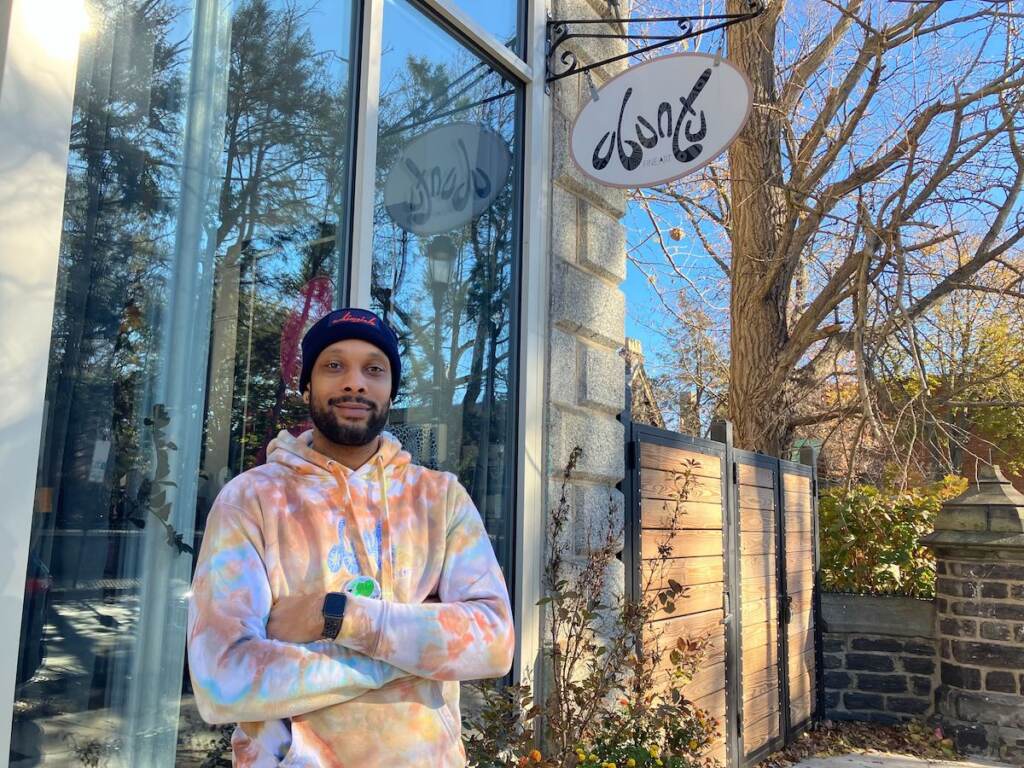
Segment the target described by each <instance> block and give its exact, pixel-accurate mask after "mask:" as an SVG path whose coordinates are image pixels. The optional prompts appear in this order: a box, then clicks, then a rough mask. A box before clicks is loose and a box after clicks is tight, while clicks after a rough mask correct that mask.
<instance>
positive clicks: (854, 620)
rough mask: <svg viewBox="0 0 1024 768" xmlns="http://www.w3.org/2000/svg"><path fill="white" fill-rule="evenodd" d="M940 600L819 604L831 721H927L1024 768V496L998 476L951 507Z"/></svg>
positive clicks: (936, 541)
mask: <svg viewBox="0 0 1024 768" xmlns="http://www.w3.org/2000/svg"><path fill="white" fill-rule="evenodd" d="M923 543H925V544H926V545H927V546H929V547H931V548H932V549H933V550H934V551H935V557H936V571H937V573H938V578H937V579H936V596H935V599H934V600H914V599H911V598H905V597H871V596H867V595H831V594H825V595H822V600H821V626H822V632H823V634H822V665H821V666H822V668H823V670H824V674H823V683H824V704H825V716H826V717H827V718H829V719H832V720H863V721H869V722H878V723H898V722H901V721H904V720H911V719H915V718H927V719H928V720H929V721H930V722H933V723H935V724H937V725H941V726H942V728H943V729H944V730H945V732H946V733H947V734H949V735H950V736H951V737H952V738H953V739H954V740H955V741H956V744H957V747H958V748H959V749H960V750H962V751H964V752H967V753H980V754H983V755H986V756H989V757H994V758H997V759H999V760H1003V761H1006V762H1009V763H1011V764H1013V765H1022V766H1024V495H1022V494H1020V493H1018V492H1017V491H1016V490H1014V488H1013V486H1012V485H1010V483H1009V482H1008V481H1007V480H1006V478H1004V477H1003V475H1002V473H1001V472H1000V471H999V468H998V467H982V468H980V469H979V472H978V480H977V482H976V483H975V484H973V485H972V486H971V487H969V488H968V490H967V491H966V492H965V493H964V494H963V495H962V496H960V497H959V498H957V499H954V500H952V501H948V502H946V503H945V504H944V505H943V508H942V511H941V512H940V513H939V515H938V517H937V519H936V523H935V532H934V533H931V534H929V535H928V536H926V537H925V538H924V540H923Z"/></svg>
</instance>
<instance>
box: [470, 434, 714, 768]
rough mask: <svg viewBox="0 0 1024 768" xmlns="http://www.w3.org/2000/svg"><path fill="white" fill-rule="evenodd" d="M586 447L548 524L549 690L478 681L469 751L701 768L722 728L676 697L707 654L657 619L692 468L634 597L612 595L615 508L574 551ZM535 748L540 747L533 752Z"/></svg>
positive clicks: (484, 764) (666, 594)
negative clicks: (666, 633)
mask: <svg viewBox="0 0 1024 768" xmlns="http://www.w3.org/2000/svg"><path fill="white" fill-rule="evenodd" d="M582 453H583V451H582V449H581V448H575V449H573V451H572V453H571V454H570V457H569V461H568V463H567V465H566V468H565V472H564V475H563V481H562V488H561V495H560V498H559V501H558V505H557V507H556V508H555V509H554V510H553V511H552V513H551V515H550V517H549V520H548V527H547V544H548V546H547V550H546V559H545V563H544V573H543V582H544V587H545V593H546V594H545V597H544V598H543V599H542V600H541V601H540V605H541V607H542V610H543V618H544V636H545V642H544V643H543V648H542V656H543V665H544V670H545V683H546V686H545V689H546V690H545V693H544V695H543V696H537V698H536V699H535V698H534V693H533V691H532V689H531V686H530V685H529V683H522V684H520V685H515V686H507V687H501V686H497V685H494V684H491V683H485V684H481V685H478V686H477V689H478V691H479V693H480V695H481V696H482V706H481V707H479V708H477V709H476V711H475V712H473V713H471V714H470V715H469V716H467V719H466V730H467V734H468V735H467V738H466V749H467V754H468V756H469V764H470V765H471V766H475V767H476V768H514V767H516V768H517V767H518V766H524V765H539V766H546V767H549V768H555V767H557V768H572V767H573V766H577V765H584V766H588V767H589V766H594V768H600V767H601V766H603V767H604V768H609V766H615V767H616V768H634V767H638V768H659V767H661V766H670V767H671V768H698V766H699V767H701V768H703V767H704V766H713V765H715V761H714V760H712V759H711V758H710V757H707V756H705V754H704V753H705V752H706V751H707V750H708V747H709V746H710V745H711V743H712V742H713V741H714V739H715V737H716V735H717V727H718V724H717V723H716V722H715V720H714V719H713V718H711V717H709V716H708V715H707V713H705V712H702V711H701V710H699V709H698V708H697V707H696V706H695V705H694V704H693V702H691V701H689V700H688V699H687V698H686V697H685V695H684V694H683V690H682V689H683V687H684V686H685V684H686V683H687V682H689V680H690V679H692V677H693V675H694V673H695V672H696V670H697V667H698V665H699V663H700V661H701V659H702V657H703V656H704V653H705V648H706V645H707V638H704V637H696V638H687V637H681V638H677V639H675V641H674V642H673V643H672V645H671V647H670V648H669V647H665V646H664V645H663V643H662V641H663V633H662V632H660V631H659V630H658V624H657V623H654V622H653V620H654V618H655V617H656V616H664V615H665V614H669V615H670V614H672V613H673V612H674V611H675V607H676V606H675V602H676V601H677V600H678V599H680V598H681V597H685V595H686V593H687V588H686V587H684V586H683V585H681V584H679V583H678V582H676V581H673V580H671V579H667V578H665V570H666V567H667V565H668V561H669V559H670V558H671V556H672V539H673V537H674V534H675V532H676V530H677V524H678V521H679V517H680V516H681V515H682V514H684V511H683V501H685V499H686V498H687V497H688V495H689V492H690V488H691V486H692V482H693V466H692V465H687V466H684V467H682V468H681V469H680V471H678V472H677V473H675V490H676V494H675V496H676V499H675V505H674V511H673V512H672V514H671V515H670V521H669V524H668V528H667V530H665V531H664V536H663V540H662V541H660V542H659V543H658V547H657V557H656V558H653V559H652V560H651V561H650V562H648V563H645V568H644V571H643V579H642V580H643V585H642V589H641V593H642V596H641V597H640V599H638V600H630V599H626V598H624V597H622V596H619V595H615V596H611V597H609V596H608V592H609V591H610V590H609V588H608V587H609V585H608V584H607V575H608V573H609V570H610V569H611V568H612V567H613V566H614V564H615V563H616V562H617V558H616V553H617V552H618V550H619V548H620V544H619V535H618V531H619V528H620V525H621V511H620V510H617V509H616V505H615V504H613V503H611V502H610V503H609V510H608V516H607V520H606V521H605V522H604V524H603V530H601V531H599V532H597V534H598V535H597V537H594V536H593V535H592V534H593V533H594V532H593V531H587V536H586V540H587V541H588V542H591V541H593V540H594V539H595V538H597V540H598V544H597V546H589V547H588V552H587V554H586V555H583V556H580V557H577V556H575V555H574V554H573V550H572V546H571V543H570V542H569V541H568V539H569V536H570V533H572V532H574V531H573V526H572V523H573V520H572V517H573V516H572V509H571V506H570V504H569V501H568V498H569V495H568V486H569V480H570V478H571V476H572V473H573V470H574V469H575V467H576V464H577V462H578V461H579V458H580V456H581V455H582ZM539 745H543V746H542V747H541V748H539Z"/></svg>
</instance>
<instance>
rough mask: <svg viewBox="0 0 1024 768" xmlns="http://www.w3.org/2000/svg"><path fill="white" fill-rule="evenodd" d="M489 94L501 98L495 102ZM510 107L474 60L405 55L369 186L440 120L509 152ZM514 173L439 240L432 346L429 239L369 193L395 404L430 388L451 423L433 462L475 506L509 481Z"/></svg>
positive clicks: (421, 396) (386, 103)
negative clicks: (441, 254) (396, 352)
mask: <svg viewBox="0 0 1024 768" xmlns="http://www.w3.org/2000/svg"><path fill="white" fill-rule="evenodd" d="M453 73H454V74H453ZM499 94H506V95H504V96H501V97H499V98H494V97H495V96H498V95H499ZM491 99H493V100H491ZM515 103H516V97H515V96H514V95H512V93H511V89H510V87H509V85H508V84H507V83H506V82H505V81H504V80H503V79H502V78H501V77H500V76H499V75H498V74H497V73H496V72H494V71H493V70H491V69H490V68H489V67H487V65H486V64H483V63H482V62H479V61H478V60H477V59H475V58H470V57H468V56H461V57H457V58H456V60H454V61H453V62H452V63H451V65H450V66H449V65H448V64H445V63H436V62H431V61H428V60H426V59H422V58H416V57H413V56H410V57H409V58H408V59H407V61H406V65H405V68H404V72H403V74H402V75H401V76H399V77H398V78H396V79H395V80H394V81H393V82H392V83H390V84H389V85H388V86H387V89H386V91H385V92H384V93H382V95H381V129H380V134H379V137H378V159H377V173H378V190H380V189H381V188H382V187H383V185H384V182H385V180H386V178H387V174H388V172H389V171H390V170H391V168H392V166H393V164H394V162H395V160H396V158H397V157H398V156H399V154H400V153H401V151H402V148H403V147H404V146H405V145H406V144H407V143H408V142H409V141H410V140H411V139H412V138H413V137H415V136H418V135H420V134H422V133H424V132H425V131H428V130H430V129H431V128H434V127H437V126H439V125H444V124H445V123H449V122H454V121H460V122H462V121H465V122H471V123H480V124H482V125H486V126H489V127H491V128H493V129H495V130H497V131H498V132H499V133H500V134H501V135H502V136H503V137H504V139H505V141H506V142H507V143H508V144H509V146H510V147H513V145H514V142H515V125H516V124H515ZM514 178H515V171H514V170H513V171H512V173H511V174H510V179H509V181H508V182H507V183H506V184H505V187H504V189H503V190H502V192H501V194H499V196H498V197H497V199H496V200H495V201H494V203H493V204H492V206H491V207H490V208H489V209H488V210H487V211H485V212H484V213H483V214H482V215H481V216H479V217H478V218H476V219H474V220H473V221H472V222H470V223H469V224H467V225H466V226H464V227H463V228H461V229H458V230H455V231H451V232H448V233H446V235H447V236H448V237H450V238H451V240H452V242H453V243H454V245H455V249H456V254H457V255H456V259H455V263H454V266H453V270H452V276H451V281H450V283H449V285H448V287H447V289H446V290H445V291H444V296H443V300H442V301H441V303H440V315H439V316H438V317H436V322H438V323H440V324H441V328H442V330H441V333H440V340H441V347H440V348H438V346H437V340H436V336H435V333H434V330H435V329H434V323H435V314H434V303H433V300H432V286H431V281H430V275H429V270H428V267H427V257H426V251H427V248H428V246H429V244H430V240H431V238H429V237H418V236H416V235H414V234H410V233H407V232H404V231H403V230H401V229H400V228H399V227H398V226H397V225H396V224H395V223H394V222H393V221H392V220H391V219H390V217H389V216H388V214H387V211H386V210H385V209H384V206H383V204H382V200H381V198H380V196H379V195H378V201H377V209H376V211H375V254H374V256H375V258H374V265H373V275H372V279H373V282H372V290H373V299H374V302H375V303H376V304H377V305H378V306H379V307H381V308H382V309H383V311H384V313H385V314H386V315H387V316H388V318H389V320H391V321H392V322H394V323H395V325H396V326H397V328H398V329H399V335H400V337H401V341H402V351H403V372H404V384H403V397H402V400H403V403H402V404H404V405H405V406H407V407H409V408H410V409H413V408H415V409H421V408H426V407H427V406H430V405H432V404H433V403H432V399H433V397H435V393H438V392H439V394H437V396H438V397H439V399H440V409H439V411H436V412H435V413H436V416H435V418H437V420H438V422H439V423H449V424H450V423H451V419H453V418H459V419H460V420H461V424H460V425H459V426H458V427H457V428H455V427H453V428H451V429H449V430H448V432H447V438H448V444H447V446H445V448H446V450H444V451H443V453H442V455H444V456H447V459H446V460H445V461H444V462H443V464H444V468H445V469H451V470H452V471H455V472H456V473H457V474H458V475H459V478H460V480H461V481H462V482H463V483H464V484H465V485H466V486H467V487H468V488H469V490H470V493H471V494H472V495H473V497H474V498H475V499H477V502H478V503H479V504H481V507H482V508H483V507H485V506H486V505H487V502H486V500H487V499H488V497H491V496H494V495H496V494H501V493H502V492H503V490H504V489H503V488H501V487H496V488H495V487H491V485H492V483H496V482H497V483H500V482H502V481H503V480H505V479H507V477H508V476H509V475H508V467H504V466H503V463H504V461H505V459H506V458H507V457H505V456H503V455H501V453H500V452H501V450H502V446H504V445H505V444H506V443H507V440H508V436H509V434H511V433H512V432H513V431H514V424H513V423H511V422H510V420H511V419H512V418H513V409H512V408H511V407H510V403H509V370H510V364H511V360H510V354H511V352H512V344H511V343H510V332H511V330H512V318H511V316H510V313H511V309H512V306H513V301H514V300H515V296H514V293H513V291H512V286H513V279H514V274H513V263H512V258H513V254H514V252H515V251H514V242H513V241H514V236H515V226H516V221H517V219H516V214H515V205H516V196H515V189H516V185H515V184H514V183H513V182H512V180H513V179H514ZM439 355H440V357H441V359H442V360H443V366H442V368H441V381H440V382H436V381H435V367H434V361H435V360H436V358H437V356H439ZM410 419H412V420H414V421H421V420H422V419H420V418H416V417H415V416H410ZM493 513H494V514H501V512H500V511H498V510H493Z"/></svg>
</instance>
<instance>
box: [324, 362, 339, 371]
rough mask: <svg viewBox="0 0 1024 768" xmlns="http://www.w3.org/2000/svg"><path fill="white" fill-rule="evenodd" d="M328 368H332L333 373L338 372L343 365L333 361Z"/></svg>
mask: <svg viewBox="0 0 1024 768" xmlns="http://www.w3.org/2000/svg"><path fill="white" fill-rule="evenodd" d="M327 367H328V368H330V369H331V370H332V371H337V370H339V369H340V368H341V363H339V362H338V361H337V360H331V362H329V363H328V364H327Z"/></svg>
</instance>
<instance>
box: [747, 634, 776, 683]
mask: <svg viewBox="0 0 1024 768" xmlns="http://www.w3.org/2000/svg"><path fill="white" fill-rule="evenodd" d="M772 639H773V640H774V636H772ZM778 663H779V644H778V643H776V642H770V643H765V644H764V645H761V646H756V647H750V648H744V649H743V672H744V674H746V673H747V672H756V671H757V670H759V669H765V668H766V667H775V666H776V665H777V664H778ZM744 695H746V694H744Z"/></svg>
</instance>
